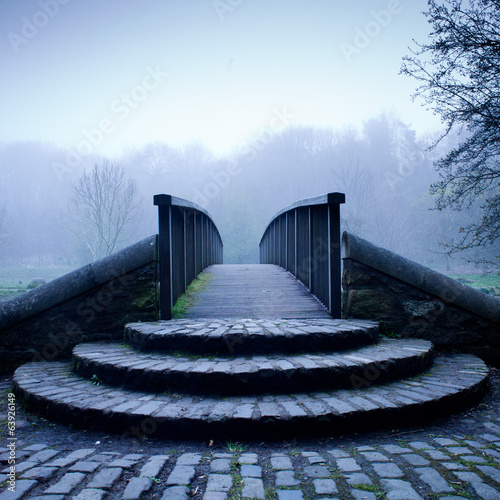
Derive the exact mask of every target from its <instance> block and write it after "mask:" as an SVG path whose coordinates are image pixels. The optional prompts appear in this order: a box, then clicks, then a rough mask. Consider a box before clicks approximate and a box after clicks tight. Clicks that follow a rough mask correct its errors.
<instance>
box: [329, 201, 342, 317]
mask: <svg viewBox="0 0 500 500" xmlns="http://www.w3.org/2000/svg"><path fill="white" fill-rule="evenodd" d="M341 203H345V194H344V193H329V194H328V233H329V235H330V237H329V245H328V246H329V247H330V252H329V254H330V263H329V268H330V280H329V281H330V293H329V295H330V304H329V309H330V314H331V316H332V317H333V318H339V319H340V318H341V317H342V270H341V269H342V260H341V245H340V204H341Z"/></svg>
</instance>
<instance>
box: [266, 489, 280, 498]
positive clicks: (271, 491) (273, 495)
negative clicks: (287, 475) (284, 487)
mask: <svg viewBox="0 0 500 500" xmlns="http://www.w3.org/2000/svg"><path fill="white" fill-rule="evenodd" d="M264 498H265V500H277V499H278V492H277V491H276V488H275V487H274V486H272V487H271V486H270V487H268V488H266V489H265V490H264Z"/></svg>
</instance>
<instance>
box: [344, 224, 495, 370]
mask: <svg viewBox="0 0 500 500" xmlns="http://www.w3.org/2000/svg"><path fill="white" fill-rule="evenodd" d="M342 243H343V250H344V259H343V263H344V268H343V279H342V286H343V289H344V294H343V315H344V317H345V318H357V319H368V318H369V319H371V320H375V321H380V322H381V325H382V327H383V328H382V330H383V331H385V333H386V334H387V335H391V336H392V335H394V336H401V337H405V338H409V337H415V338H422V339H426V340H430V341H431V342H433V344H434V345H435V346H436V348H438V349H449V350H451V349H453V350H458V351H461V352H467V353H472V354H476V355H478V356H480V357H481V358H483V359H484V360H486V361H488V362H490V363H492V364H496V365H498V364H500V301H499V300H498V299H495V298H493V297H489V296H488V295H486V294H484V293H482V292H480V291H478V290H474V289H473V288H471V287H469V286H467V285H464V284H462V283H459V282H458V281H456V280H453V279H451V278H449V277H447V276H445V275H443V274H440V273H438V272H436V271H433V270H431V269H429V268H426V267H425V266H422V265H420V264H417V263H415V262H412V261H410V260H408V259H406V258H404V257H402V256H400V255H397V254H395V253H393V252H390V251H389V250H386V249H383V248H380V247H377V246H376V245H373V244H372V243H370V242H368V241H366V240H363V239H362V238H359V237H357V236H354V235H352V234H349V233H344V235H343V238H342Z"/></svg>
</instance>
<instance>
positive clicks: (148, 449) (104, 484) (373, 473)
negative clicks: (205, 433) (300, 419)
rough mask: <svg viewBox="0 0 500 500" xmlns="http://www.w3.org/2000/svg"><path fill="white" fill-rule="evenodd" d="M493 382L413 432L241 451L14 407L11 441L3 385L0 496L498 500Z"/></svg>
mask: <svg viewBox="0 0 500 500" xmlns="http://www.w3.org/2000/svg"><path fill="white" fill-rule="evenodd" d="M499 383H500V377H499V376H498V375H497V374H496V373H495V374H494V376H493V377H492V390H491V391H490V393H489V394H488V396H487V397H486V399H485V401H484V402H483V403H482V404H481V405H480V406H479V407H478V408H476V409H474V410H472V411H470V412H468V413H466V414H462V415H459V416H456V417H453V418H449V419H445V420H441V421H439V422H437V423H434V424H432V425H429V426H427V427H421V428H418V429H405V430H398V431H387V432H379V433H371V434H365V435H363V434H360V435H357V436H347V437H344V438H342V437H341V438H334V439H333V438H332V439H330V438H328V439H321V440H314V441H301V440H298V441H297V440H295V441H291V442H279V443H245V442H244V436H242V440H241V442H237V443H231V442H225V443H220V442H215V443H213V442H203V443H196V442H188V443H186V442H173V441H168V442H167V441H159V440H154V439H141V440H139V439H135V438H133V437H130V436H128V437H124V436H104V435H102V434H99V433H96V432H90V431H81V430H74V429H71V428H68V427H65V426H59V425H54V424H50V423H49V422H47V421H44V420H42V419H38V418H37V417H34V416H31V415H29V414H26V413H24V411H23V410H22V408H18V407H16V408H15V410H16V415H15V416H16V421H15V423H16V429H15V430H14V431H13V433H12V435H10V434H9V424H8V413H7V411H8V409H9V408H8V406H7V403H8V399H9V398H8V395H9V393H10V379H3V380H2V381H0V395H1V398H2V403H1V411H0V414H1V419H2V424H1V443H0V444H1V446H2V448H1V450H0V483H1V484H2V486H1V487H0V500H4V499H9V500H10V499H17V498H41V499H44V500H55V499H63V498H75V499H79V500H81V499H101V498H106V499H137V498H152V499H165V500H167V499H168V500H180V499H191V498H193V499H204V500H219V499H221V500H222V499H226V498H227V499H237V498H248V499H256V498H259V499H269V500H270V499H278V500H295V499H313V498H319V499H325V500H326V499H332V498H335V499H367V500H372V499H373V500H379V499H388V500H398V499H401V500H406V499H408V500H411V499H438V498H446V499H457V498H474V499H477V498H482V499H499V498H500V395H499V392H500V391H499ZM14 406H16V404H15V403H14ZM11 408H12V407H11ZM13 437H15V438H16V439H15V440H14V439H11V438H13ZM9 446H10V447H11V448H12V451H13V453H11V451H10V450H9ZM14 447H15V452H14ZM12 458H14V460H13V463H12V465H13V467H14V472H15V480H14V481H13V483H10V482H9V481H10V479H11V476H10V472H11V470H10V465H9V460H11V459H12ZM11 484H13V485H14V488H12V489H14V490H15V492H12V491H9V489H8V488H9V487H11Z"/></svg>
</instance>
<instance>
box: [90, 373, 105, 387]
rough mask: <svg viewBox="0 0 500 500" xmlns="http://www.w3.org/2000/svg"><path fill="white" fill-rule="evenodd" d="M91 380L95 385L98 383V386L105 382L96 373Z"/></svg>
mask: <svg viewBox="0 0 500 500" xmlns="http://www.w3.org/2000/svg"><path fill="white" fill-rule="evenodd" d="M90 382H92V383H93V384H94V385H97V386H99V385H101V384H102V383H103V381H102V380H101V379H100V378H99V377H98V376H97V375H96V374H95V373H94V375H92V378H91V379H90Z"/></svg>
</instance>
